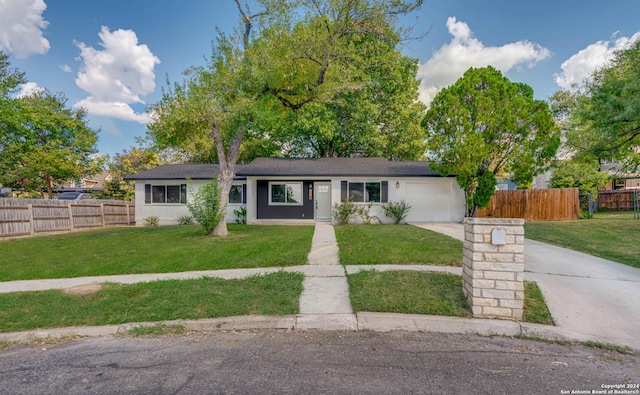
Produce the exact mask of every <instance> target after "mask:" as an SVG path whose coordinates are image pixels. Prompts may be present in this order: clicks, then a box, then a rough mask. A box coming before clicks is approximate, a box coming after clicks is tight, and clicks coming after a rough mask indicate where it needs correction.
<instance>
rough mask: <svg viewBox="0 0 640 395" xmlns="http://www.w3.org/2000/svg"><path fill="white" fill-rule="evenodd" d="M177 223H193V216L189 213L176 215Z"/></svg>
mask: <svg viewBox="0 0 640 395" xmlns="http://www.w3.org/2000/svg"><path fill="white" fill-rule="evenodd" d="M178 225H193V217H192V216H190V215H183V216H182V217H178Z"/></svg>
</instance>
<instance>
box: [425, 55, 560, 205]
mask: <svg viewBox="0 0 640 395" xmlns="http://www.w3.org/2000/svg"><path fill="white" fill-rule="evenodd" d="M422 125H423V127H424V128H425V130H426V131H427V134H428V138H427V157H428V159H429V163H430V166H431V167H432V168H433V169H434V170H436V171H439V172H440V173H442V174H443V175H449V174H454V175H455V176H456V179H457V181H458V184H459V185H460V187H461V188H462V189H463V190H464V192H465V203H466V215H467V216H469V217H473V216H475V215H476V213H477V209H478V208H480V207H485V206H487V205H488V204H489V200H490V198H491V196H492V195H493V193H494V191H495V185H496V175H497V174H499V173H502V172H505V173H507V174H509V175H510V176H511V178H512V179H513V180H514V181H516V182H530V181H531V179H532V178H533V176H534V175H536V174H539V173H541V172H543V171H544V170H546V169H547V168H548V166H549V165H550V162H551V160H552V159H553V158H554V156H555V154H556V151H557V148H558V146H559V143H560V133H559V130H558V128H557V127H556V125H555V123H554V120H553V117H552V115H551V112H550V110H549V106H548V104H547V103H546V102H544V101H542V100H536V99H534V98H533V89H531V87H530V86H528V85H526V84H523V83H515V82H511V81H509V79H508V78H506V77H505V76H503V75H502V73H500V71H498V70H496V69H495V68H493V67H485V68H470V69H469V70H467V72H465V74H464V75H463V76H462V77H461V78H460V79H459V80H458V81H456V83H454V84H453V85H452V86H450V87H447V88H445V89H443V90H441V91H440V92H439V93H438V94H437V95H436V97H435V98H434V100H433V102H432V103H431V106H430V108H429V110H428V111H427V114H426V116H425V117H424V119H423V121H422Z"/></svg>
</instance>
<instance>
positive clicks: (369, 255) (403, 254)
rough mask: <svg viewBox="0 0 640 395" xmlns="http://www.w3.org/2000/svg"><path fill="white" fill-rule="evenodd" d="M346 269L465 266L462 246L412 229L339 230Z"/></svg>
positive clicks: (368, 227) (357, 227)
mask: <svg viewBox="0 0 640 395" xmlns="http://www.w3.org/2000/svg"><path fill="white" fill-rule="evenodd" d="M335 231H336V238H337V240H338V247H339V248H340V262H341V263H342V264H343V265H375V264H425V265H444V266H462V242H461V241H458V240H455V239H453V238H451V237H448V236H445V235H442V234H440V233H436V232H432V231H429V230H426V229H420V228H417V227H415V226H410V225H341V226H336V227H335Z"/></svg>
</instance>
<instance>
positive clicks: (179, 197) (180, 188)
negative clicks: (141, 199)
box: [144, 184, 187, 204]
mask: <svg viewBox="0 0 640 395" xmlns="http://www.w3.org/2000/svg"><path fill="white" fill-rule="evenodd" d="M144 189H145V191H144V192H145V203H156V204H161V203H172V204H186V203H187V184H180V185H149V184H146V185H145V188H144Z"/></svg>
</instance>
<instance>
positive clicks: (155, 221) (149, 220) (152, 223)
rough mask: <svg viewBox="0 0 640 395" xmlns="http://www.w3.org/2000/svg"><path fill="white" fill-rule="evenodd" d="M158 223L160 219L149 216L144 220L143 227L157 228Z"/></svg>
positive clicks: (155, 216)
mask: <svg viewBox="0 0 640 395" xmlns="http://www.w3.org/2000/svg"><path fill="white" fill-rule="evenodd" d="M159 222H160V217H158V216H157V215H150V216H148V217H147V218H145V219H144V226H158V223H159Z"/></svg>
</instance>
